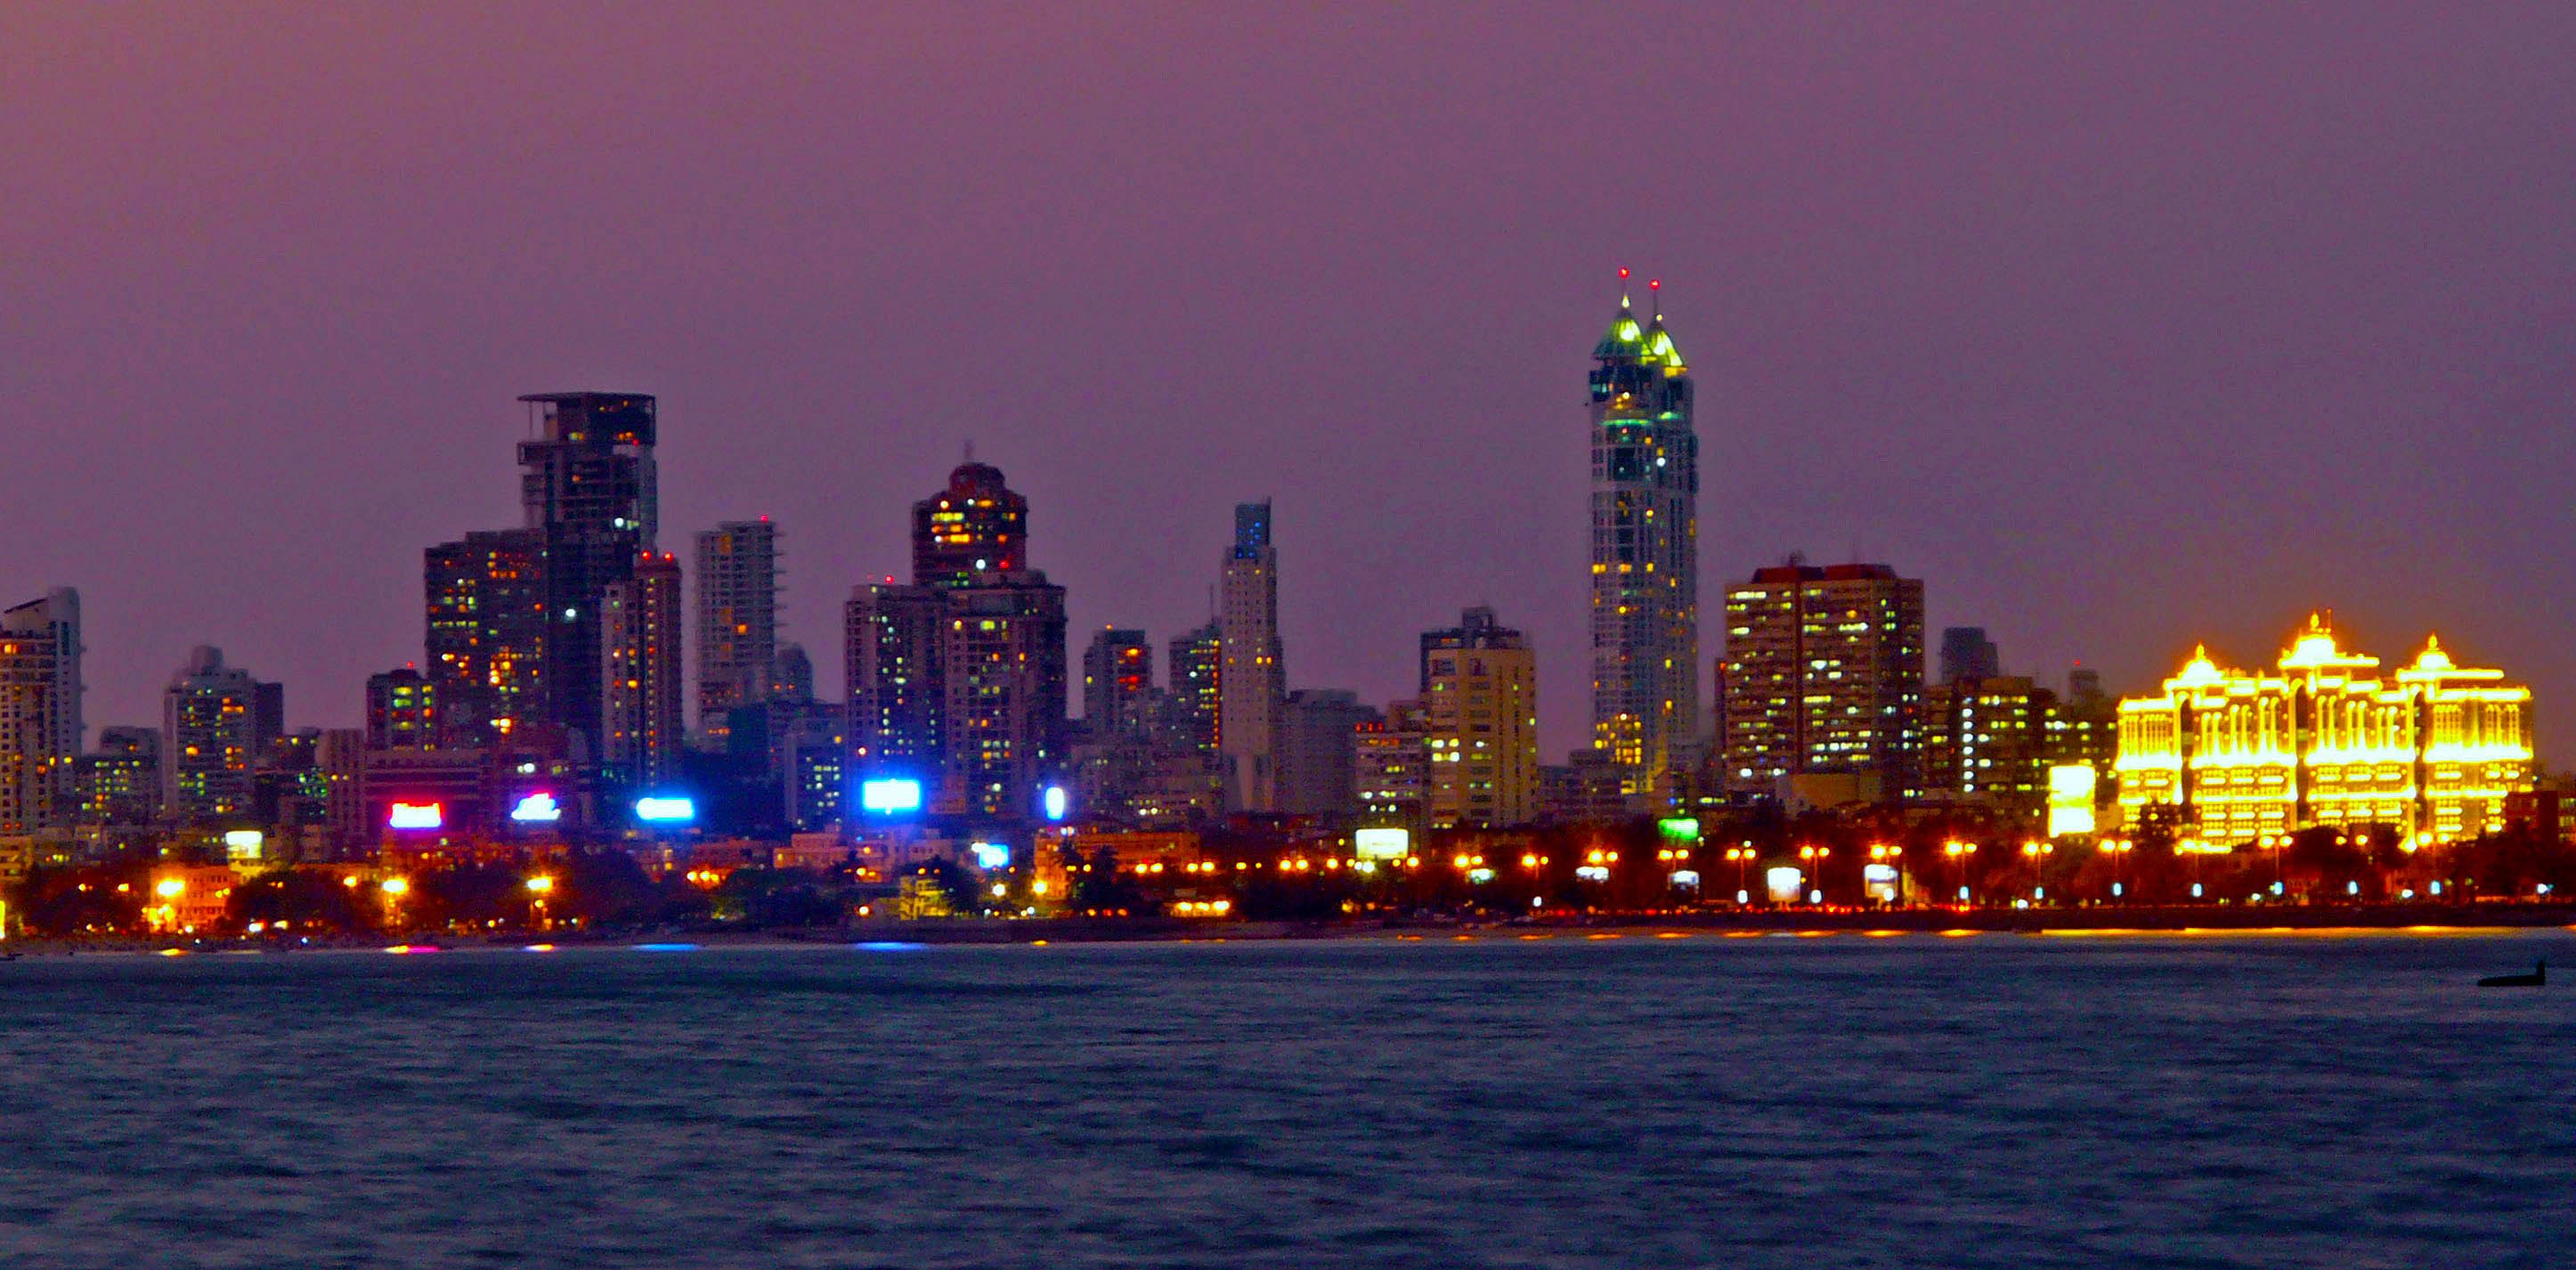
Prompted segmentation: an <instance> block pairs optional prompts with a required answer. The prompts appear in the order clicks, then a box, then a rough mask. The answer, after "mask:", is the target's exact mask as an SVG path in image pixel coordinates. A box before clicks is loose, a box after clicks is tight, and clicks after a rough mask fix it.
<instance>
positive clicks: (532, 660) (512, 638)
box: [421, 529, 551, 749]
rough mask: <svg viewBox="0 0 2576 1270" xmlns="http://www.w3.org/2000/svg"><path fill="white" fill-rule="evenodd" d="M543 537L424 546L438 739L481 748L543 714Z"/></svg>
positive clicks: (429, 671) (488, 535) (429, 668)
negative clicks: (427, 547) (426, 548)
mask: <svg viewBox="0 0 2576 1270" xmlns="http://www.w3.org/2000/svg"><path fill="white" fill-rule="evenodd" d="M545 539H546V536H545V531H543V530H540V529H502V530H491V531H478V532H475V533H470V534H467V535H465V536H464V537H463V538H460V539H458V540H456V541H455V542H445V543H440V544H439V545H437V546H435V547H431V548H430V549H429V550H428V551H426V552H424V553H423V567H422V572H421V583H422V588H423V595H424V599H425V606H424V614H425V617H426V627H425V630H426V633H425V635H424V637H423V639H422V641H421V643H422V646H423V648H424V649H425V650H426V652H427V653H428V660H427V661H426V662H424V663H423V668H424V669H423V673H424V674H425V675H426V676H427V678H428V679H429V681H430V683H431V685H432V686H433V688H434V690H435V691H436V693H437V697H438V706H439V731H438V744H439V745H440V746H441V747H445V748H451V749H482V748H484V747H487V746H492V745H497V744H500V743H502V742H506V741H509V740H511V739H513V738H514V737H518V736H521V735H522V733H521V729H523V728H525V727H528V726H529V725H539V724H543V723H544V722H545V721H546V714H545V704H546V696H545V687H546V675H547V669H546V668H547V660H546V656H545V649H546V636H547V634H548V632H549V630H550V629H551V623H550V622H548V620H547V612H546V603H547V596H548V588H547V585H546V563H547V561H546V541H545Z"/></svg>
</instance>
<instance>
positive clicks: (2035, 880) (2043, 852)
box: [2021, 841, 2057, 900]
mask: <svg viewBox="0 0 2576 1270" xmlns="http://www.w3.org/2000/svg"><path fill="white" fill-rule="evenodd" d="M2056 850H2057V848H2055V847H2053V846H2050V845H2049V844H2047V843H2045V842H2037V841H2032V842H2025V843H2023V844H2021V854H2022V858H2023V859H2025V860H2028V861H2030V876H2031V883H2030V898H2032V899H2033V900H2044V899H2047V898H2048V884H2047V883H2045V882H2042V881H2040V880H2039V867H2040V861H2041V859H2042V858H2044V857H2046V856H2048V855H2050V854H2051V853H2053V852H2055V851H2056Z"/></svg>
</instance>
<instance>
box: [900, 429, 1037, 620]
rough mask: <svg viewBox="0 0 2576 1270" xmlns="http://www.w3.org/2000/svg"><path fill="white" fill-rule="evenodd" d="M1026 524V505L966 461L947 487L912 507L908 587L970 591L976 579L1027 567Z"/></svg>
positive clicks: (991, 472) (992, 473)
mask: <svg viewBox="0 0 2576 1270" xmlns="http://www.w3.org/2000/svg"><path fill="white" fill-rule="evenodd" d="M970 454H971V452H970ZM1028 524H1029V500H1027V499H1025V498H1022V497H1020V496H1019V495H1018V494H1015V493H1013V492H1012V491H1011V488H1010V487H1009V486H1008V485H1005V484H1004V483H1003V482H1002V473H1001V470H1000V469H999V468H995V467H991V466H988V465H986V464H982V463H977V462H975V461H974V460H973V459H972V458H971V457H970V458H969V459H968V460H967V461H966V462H965V463H964V464H962V465H960V466H959V467H958V468H957V469H956V470H955V471H953V472H950V473H949V474H948V488H946V489H944V490H941V491H940V492H938V493H936V494H933V495H931V496H930V497H928V498H925V499H923V500H921V501H920V502H917V503H914V504H913V505H912V584H913V585H914V586H926V587H962V586H972V585H974V584H975V578H976V575H978V574H984V573H1015V572H1018V571H1019V570H1022V569H1025V568H1027V567H1028V532H1029V530H1028Z"/></svg>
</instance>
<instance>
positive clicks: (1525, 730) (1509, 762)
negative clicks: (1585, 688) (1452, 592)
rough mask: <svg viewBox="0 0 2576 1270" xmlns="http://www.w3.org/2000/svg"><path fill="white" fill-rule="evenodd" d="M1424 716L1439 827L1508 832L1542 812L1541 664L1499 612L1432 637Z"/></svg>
mask: <svg viewBox="0 0 2576 1270" xmlns="http://www.w3.org/2000/svg"><path fill="white" fill-rule="evenodd" d="M1422 712H1423V716H1424V718H1423V722H1424V746H1425V748H1426V749H1427V750H1428V751H1429V763H1430V782H1429V786H1428V788H1427V789H1426V790H1425V806H1424V810H1425V811H1427V812H1428V813H1429V815H1430V819H1431V823H1432V824H1433V825H1435V826H1449V825H1476V826H1482V827H1500V826H1505V825H1518V824H1525V823H1527V822H1528V821H1529V820H1530V819H1531V818H1532V817H1534V816H1536V815H1537V814H1538V663H1537V661H1536V659H1535V656H1534V655H1533V654H1532V653H1531V652H1530V646H1529V641H1528V640H1527V639H1524V638H1522V636H1521V633H1520V632H1519V631H1516V630H1513V629H1512V628H1510V627H1508V626H1505V625H1503V624H1502V623H1500V622H1498V621H1496V620H1495V619H1494V611H1493V610H1492V609H1489V608H1472V609H1468V610H1467V611H1466V612H1464V613H1461V614H1459V616H1458V624H1457V625H1456V626H1453V627H1450V628H1448V629H1447V630H1437V631H1425V632H1423V633H1422Z"/></svg>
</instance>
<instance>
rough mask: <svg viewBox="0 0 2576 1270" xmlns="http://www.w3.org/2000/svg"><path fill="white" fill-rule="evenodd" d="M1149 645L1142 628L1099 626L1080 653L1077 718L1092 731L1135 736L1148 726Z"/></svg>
mask: <svg viewBox="0 0 2576 1270" xmlns="http://www.w3.org/2000/svg"><path fill="white" fill-rule="evenodd" d="M1153 711H1154V645H1153V644H1152V643H1151V642H1150V641H1148V640H1147V639H1146V638H1145V632H1143V631H1137V630H1125V629H1121V628H1119V627H1115V626H1106V627H1102V628H1101V629H1100V630H1099V631H1098V632H1097V633H1095V634H1093V635H1092V637H1091V646H1090V647H1089V648H1086V649H1084V650H1083V653H1082V721H1083V723H1084V724H1085V725H1086V726H1087V727H1089V729H1090V731H1091V735H1093V736H1094V737H1113V736H1121V737H1141V736H1143V735H1145V734H1146V733H1147V732H1148V731H1149V730H1150V729H1151V728H1152V727H1153V722H1154V719H1153Z"/></svg>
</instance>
